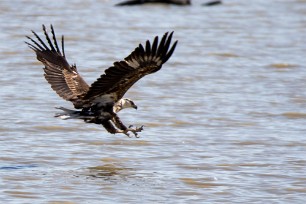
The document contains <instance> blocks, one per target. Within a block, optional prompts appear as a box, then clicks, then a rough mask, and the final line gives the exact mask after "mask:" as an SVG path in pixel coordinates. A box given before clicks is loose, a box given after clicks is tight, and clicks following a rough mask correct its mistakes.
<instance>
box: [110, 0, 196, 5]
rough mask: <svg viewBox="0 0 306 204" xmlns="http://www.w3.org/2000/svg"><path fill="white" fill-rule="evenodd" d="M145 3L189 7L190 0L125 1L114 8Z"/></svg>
mask: <svg viewBox="0 0 306 204" xmlns="http://www.w3.org/2000/svg"><path fill="white" fill-rule="evenodd" d="M147 3H163V4H175V5H190V4H191V0H127V1H124V2H121V3H118V4H116V5H115V6H132V5H140V4H147Z"/></svg>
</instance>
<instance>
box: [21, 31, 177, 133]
mask: <svg viewBox="0 0 306 204" xmlns="http://www.w3.org/2000/svg"><path fill="white" fill-rule="evenodd" d="M42 29H43V31H44V34H45V37H46V41H47V43H46V42H44V41H43V40H42V39H41V38H40V37H39V36H38V35H37V34H36V33H35V32H34V31H32V33H33V34H34V36H35V37H36V39H35V38H31V37H29V36H26V37H27V38H28V39H29V40H30V41H31V42H26V44H28V46H29V47H30V48H31V49H32V50H34V52H35V53H36V56H37V59H38V60H39V61H40V62H42V63H43V64H44V66H45V67H44V72H45V73H44V76H45V78H46V80H47V81H48V83H49V84H50V85H51V88H52V89H53V90H54V91H55V92H56V93H57V94H58V95H59V96H60V97H62V98H63V99H65V100H67V101H70V102H72V103H73V105H74V108H75V109H80V110H70V109H66V108H63V107H59V108H57V109H60V110H62V111H63V112H62V113H58V114H57V115H56V116H55V117H59V118H61V119H81V120H83V121H84V122H86V123H95V124H101V125H103V126H104V128H105V129H106V130H107V131H108V132H109V133H112V134H116V133H124V134H126V135H127V136H130V134H129V132H131V133H133V134H134V135H135V137H138V135H137V133H138V132H141V131H142V130H143V126H141V127H136V128H133V126H132V125H131V126H129V127H126V126H125V125H124V124H123V123H122V122H121V120H120V118H119V117H118V115H117V113H118V112H119V111H120V110H122V109H124V108H135V109H137V106H136V105H135V103H134V102H133V101H132V100H131V99H127V98H122V97H123V96H124V94H125V93H126V92H127V91H128V90H129V88H130V87H131V86H132V85H133V84H135V83H136V82H137V81H138V80H139V79H141V78H142V77H144V76H145V75H148V74H152V73H154V72H157V71H158V70H160V69H161V67H162V65H163V64H164V63H165V62H166V61H167V60H168V59H169V58H170V57H171V55H172V53H173V52H174V49H175V47H176V44H177V41H175V42H174V43H173V44H171V39H172V35H173V32H171V33H170V34H168V33H165V34H164V35H163V37H162V38H161V40H160V41H159V38H158V36H156V37H155V38H154V40H153V43H152V44H151V43H150V41H149V40H147V41H146V44H145V46H143V45H141V44H139V46H138V47H136V48H135V50H134V51H133V52H132V53H131V54H130V55H129V56H127V57H126V58H125V59H124V60H123V61H117V62H114V64H113V66H111V67H109V68H108V69H106V70H105V71H104V73H103V74H102V75H101V76H100V77H99V78H98V79H97V80H96V81H95V82H94V83H93V84H92V85H91V86H89V85H88V84H87V83H86V82H85V81H84V79H83V78H82V77H81V75H80V74H79V72H78V70H77V67H76V65H75V64H74V65H70V64H69V63H68V61H67V60H66V56H65V51H64V36H62V39H61V49H60V46H59V44H58V43H57V39H56V36H55V32H54V29H53V26H52V25H51V34H52V40H51V38H50V36H49V33H48V32H47V30H46V27H45V26H44V25H42Z"/></svg>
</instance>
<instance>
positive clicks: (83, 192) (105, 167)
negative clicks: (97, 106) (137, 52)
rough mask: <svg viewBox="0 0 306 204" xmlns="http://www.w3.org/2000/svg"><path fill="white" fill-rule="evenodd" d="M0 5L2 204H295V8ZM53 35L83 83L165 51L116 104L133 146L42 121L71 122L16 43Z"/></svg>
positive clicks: (301, 85) (298, 31)
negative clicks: (166, 40) (161, 38)
mask: <svg viewBox="0 0 306 204" xmlns="http://www.w3.org/2000/svg"><path fill="white" fill-rule="evenodd" d="M117 2H119V1H102V0H101V1H98V0H91V1H81V0H73V1H52V2H51V1H38V0H37V1H17V0H9V1H8V0H7V1H6V0H3V1H0V11H1V12H0V28H1V32H0V39H1V40H0V70H1V78H0V86H1V92H0V103H1V125H0V144H1V145H0V152H1V156H0V200H1V202H2V203H18V204H19V203H52V204H54V203H136V202H141V203H304V201H305V200H306V159H305V156H306V140H305V135H306V127H305V121H306V111H305V108H306V86H305V79H306V72H305V68H306V67H305V64H306V57H305V54H306V47H305V46H306V38H305V31H306V1H303V0H292V1H287V0H270V1H265V0H258V1H243V0H232V1H230V0H228V1H226V0H224V3H223V4H222V5H219V6H214V7H202V6H200V5H201V4H202V3H203V2H204V1H200V0H198V1H196V0H194V1H193V5H192V6H186V7H178V6H165V5H148V6H141V7H137V6H135V7H114V6H113V5H114V4H115V3H117ZM43 23H44V24H47V25H48V24H51V23H52V24H53V25H54V27H55V29H56V32H57V34H58V35H61V34H64V35H65V38H66V55H67V58H68V61H69V62H70V63H76V64H77V66H78V68H79V71H80V72H81V74H82V75H83V76H84V78H85V79H86V81H88V82H89V83H91V82H93V81H94V80H95V79H96V78H97V77H98V76H99V75H100V74H101V73H102V72H103V70H104V69H105V68H107V67H109V66H110V65H111V64H112V62H114V61H116V60H121V59H123V58H124V57H125V56H127V55H128V54H129V53H130V51H132V50H133V49H134V48H135V47H136V46H137V45H138V43H140V42H144V41H145V40H147V39H153V37H154V36H155V35H162V34H163V33H164V32H166V31H172V30H174V31H175V34H174V38H175V39H177V40H179V44H178V47H177V49H176V51H175V53H174V55H173V57H172V58H171V59H170V60H169V62H167V63H166V64H165V66H164V67H163V69H162V70H161V71H160V72H157V73H156V74H154V75H151V76H147V77H146V78H144V79H142V80H141V81H139V82H138V83H137V84H136V85H135V86H134V87H133V88H132V89H131V90H130V91H129V92H128V94H127V97H129V98H132V99H133V100H134V101H135V102H136V103H137V105H138V107H139V109H138V110H137V111H134V110H124V111H122V113H121V114H120V117H121V118H122V120H123V121H124V122H125V123H126V124H136V125H141V124H143V125H145V130H144V131H143V132H142V133H141V138H139V139H137V138H127V137H126V136H124V135H115V136H114V135H111V134H108V133H107V132H106V131H105V130H104V128H103V127H100V126H97V125H92V124H84V123H82V122H81V121H62V120H59V119H56V118H54V117H53V115H54V113H55V112H56V110H55V109H54V108H53V107H55V106H64V107H67V108H71V104H70V103H69V102H65V101H63V100H62V99H60V98H59V97H58V96H57V95H56V94H55V93H54V92H53V91H52V90H51V88H50V87H49V85H48V84H47V83H46V81H45V79H44V78H43V76H42V75H43V71H42V69H41V68H42V65H41V64H40V63H38V62H37V61H36V59H35V56H34V53H33V52H32V51H31V50H30V49H28V48H27V46H26V45H25V44H24V43H23V41H25V40H26V39H25V37H24V36H25V35H30V34H31V32H30V30H32V29H33V30H35V31H37V32H40V30H41V24H43Z"/></svg>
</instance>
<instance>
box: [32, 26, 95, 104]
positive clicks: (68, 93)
mask: <svg viewBox="0 0 306 204" xmlns="http://www.w3.org/2000/svg"><path fill="white" fill-rule="evenodd" d="M42 27H43V31H44V34H45V37H46V40H47V42H48V45H49V47H48V46H47V45H46V44H45V43H44V41H43V40H42V39H41V38H40V37H39V36H38V35H37V34H36V33H35V32H34V31H32V32H33V34H34V36H35V37H36V38H37V41H36V40H34V39H33V38H31V37H28V36H26V37H27V38H28V39H30V40H31V41H32V44H31V43H28V42H26V43H27V44H28V45H29V47H30V48H31V49H32V50H34V52H35V53H36V56H37V59H38V60H39V61H41V62H42V63H43V64H44V65H45V68H44V71H45V78H46V80H47V81H48V82H49V84H51V87H52V89H53V90H54V91H55V92H56V93H57V94H58V95H59V96H60V97H62V98H63V99H65V100H67V101H71V102H72V103H73V104H74V106H75V107H76V108H81V107H82V103H81V99H80V95H84V94H85V93H86V92H87V91H88V89H89V86H88V85H87V83H86V82H85V81H84V80H83V78H82V77H81V76H80V75H79V73H78V71H77V68H76V66H75V65H72V66H70V65H69V64H68V62H67V60H66V57H65V52H64V36H62V52H61V51H60V49H59V46H58V44H57V40H56V37H55V33H54V29H53V26H52V25H51V33H52V37H53V43H52V41H51V39H50V37H49V35H48V32H47V31H46V27H45V26H44V25H43V26H42Z"/></svg>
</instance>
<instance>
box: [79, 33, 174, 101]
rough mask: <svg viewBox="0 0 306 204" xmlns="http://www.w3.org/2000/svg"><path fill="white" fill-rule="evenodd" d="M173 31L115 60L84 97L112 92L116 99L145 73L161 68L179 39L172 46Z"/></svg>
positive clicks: (94, 96) (100, 95)
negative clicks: (122, 58)
mask: <svg viewBox="0 0 306 204" xmlns="http://www.w3.org/2000/svg"><path fill="white" fill-rule="evenodd" d="M172 35H173V32H172V33H170V34H169V35H168V33H165V34H164V36H163V37H162V39H161V40H160V42H159V40H158V36H156V37H155V39H154V41H153V43H152V45H151V43H150V41H147V42H146V45H145V47H144V46H142V45H141V44H139V46H138V47H137V48H136V49H135V50H134V51H133V52H132V53H131V54H130V55H129V56H127V57H126V58H125V59H124V61H119V62H115V63H114V65H113V66H112V67H110V68H108V69H106V70H105V73H104V74H102V75H101V76H100V78H98V79H97V80H96V81H95V82H94V83H93V84H92V85H91V87H90V88H89V91H88V92H87V93H86V95H85V96H84V99H93V98H97V97H102V96H103V95H106V94H111V95H112V96H113V97H114V99H113V100H114V101H118V100H119V99H121V98H122V97H123V95H124V94H125V93H126V92H127V90H128V89H129V88H130V87H131V86H132V85H133V84H134V83H136V82H137V81H138V80H139V79H141V78H142V77H144V76H145V75H148V74H151V73H154V72H156V71H158V70H160V69H161V67H162V65H163V64H164V63H165V62H166V61H167V60H168V59H169V58H170V57H171V55H172V53H173V51H174V49H175V47H176V44H177V41H175V42H174V43H173V44H172V46H171V39H172Z"/></svg>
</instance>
